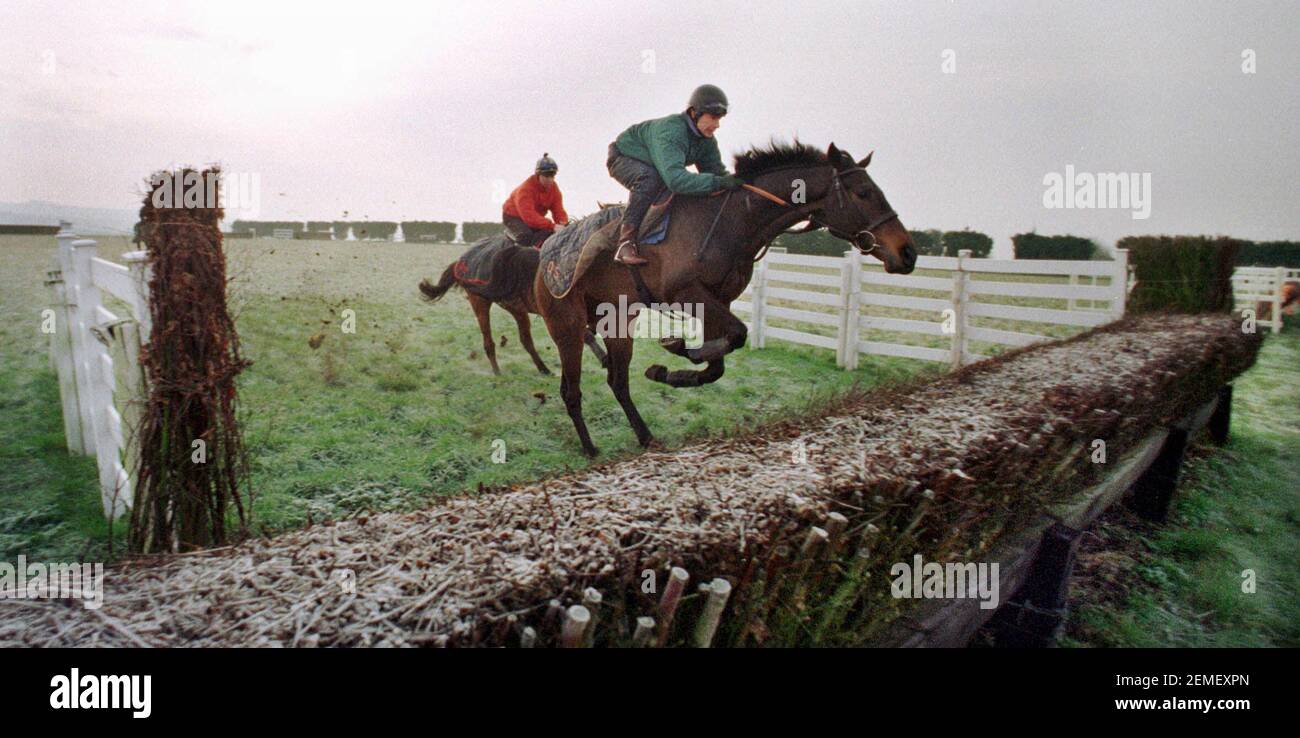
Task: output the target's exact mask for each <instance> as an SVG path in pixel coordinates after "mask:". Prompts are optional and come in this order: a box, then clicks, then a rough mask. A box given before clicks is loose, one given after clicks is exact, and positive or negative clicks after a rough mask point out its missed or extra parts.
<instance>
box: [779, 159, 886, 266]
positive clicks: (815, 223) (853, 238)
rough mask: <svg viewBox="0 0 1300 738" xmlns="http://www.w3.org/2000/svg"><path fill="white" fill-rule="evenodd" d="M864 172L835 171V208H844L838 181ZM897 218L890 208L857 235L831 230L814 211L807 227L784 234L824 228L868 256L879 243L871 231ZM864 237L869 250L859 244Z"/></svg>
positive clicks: (832, 178)
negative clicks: (846, 176)
mask: <svg viewBox="0 0 1300 738" xmlns="http://www.w3.org/2000/svg"><path fill="white" fill-rule="evenodd" d="M832 166H834V165H832ZM866 171H867V170H866V168H865V167H849V168H848V169H844V170H840V169H836V170H835V174H834V175H833V176H832V177H831V190H832V191H833V192H834V193H835V204H836V205H837V206H839V207H841V208H843V207H844V184H843V183H842V182H841V181H840V178H841V177H843V176H844V175H846V174H849V173H851V172H862V173H864V174H865V173H866ZM897 218H898V213H896V212H894V211H893V209H892V208H891V209H889V210H886V211H885V212H883V213H881V214H880V215H878V216H876V217H875V218H874V219H872V220H871V222H869V223H867V225H866V226H865V227H864V228H862V230H860V231H858V232H857V233H853V234H848V233H845V232H844V231H841V230H838V229H836V228H832V227H831V226H830V225H828V224H826V223H824V222H821V221H819V220H818V218H817V215H816V211H814V212H812V213H809V214H808V225H807V226H805V227H803V228H797V229H793V230H788V231H786V233H811V232H812V231H815V230H818V229H819V228H825V229H826V232H827V233H830V234H831V235H832V236H834V237H836V238H838V239H841V240H844V241H848V242H849V243H851V244H853V245H854V246H855V247H856V248H857V249H858V251H861V252H862V253H863V254H866V255H868V256H869V255H871V254H873V253H875V252H876V249H878V248H880V241H879V240H877V239H876V234H875V233H873V232H872V231H874V230H876V229H877V228H879V227H880V226H882V225H884V224H886V223H888V222H889V221H891V220H895V219H897ZM864 235H866V236H870V237H871V248H864V247H863V246H862V244H861V243H859V241H860V239H861V238H862V237H863V236H864Z"/></svg>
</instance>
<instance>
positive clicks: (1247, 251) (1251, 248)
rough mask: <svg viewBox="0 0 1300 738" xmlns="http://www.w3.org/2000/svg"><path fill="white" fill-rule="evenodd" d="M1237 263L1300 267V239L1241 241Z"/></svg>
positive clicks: (1241, 264)
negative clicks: (1258, 241) (1257, 241)
mask: <svg viewBox="0 0 1300 738" xmlns="http://www.w3.org/2000/svg"><path fill="white" fill-rule="evenodd" d="M1237 264H1238V265H1239V266H1261V267H1288V268H1290V269H1300V241H1262V242H1260V243H1256V242H1254V241H1242V242H1241V252H1240V253H1239V254H1238V255H1237Z"/></svg>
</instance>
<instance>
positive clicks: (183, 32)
mask: <svg viewBox="0 0 1300 738" xmlns="http://www.w3.org/2000/svg"><path fill="white" fill-rule="evenodd" d="M282 6H283V7H282ZM1247 50H1250V51H1251V52H1253V54H1251V53H1249V52H1247ZM1244 53H1245V54H1246V55H1247V56H1249V57H1251V59H1252V60H1253V63H1254V69H1255V71H1254V73H1246V72H1245V71H1243V65H1244V64H1247V63H1248V60H1247V59H1244V58H1243V54H1244ZM1298 62H1300V3H1297V2H1233V3H1227V2H1203V3H1202V2H1187V1H1186V0H1181V1H1178V2H1169V3H1147V2H1143V3H1129V2H1124V3H1120V2H1061V3H1056V2H1042V1H1041V0H1040V1H1035V2H972V1H964V0H958V1H957V2H947V1H939V2H931V1H924V0H922V1H917V2H882V3H834V4H832V3H819V2H785V1H783V2H772V1H771V0H747V1H746V2H734V3H733V2H701V1H699V0H696V2H683V3H678V2H649V1H647V0H641V1H640V2H629V3H622V2H618V3H614V2H599V3H596V2H581V3H569V2H545V3H520V2H494V1H492V0H482V1H480V2H464V1H463V0H459V1H457V2H451V3H442V2H420V3H415V2H411V3H395V4H392V5H388V4H386V3H383V2H379V1H378V0H368V1H367V2H355V0H353V1H350V2H343V3H329V2H321V1H316V2H311V3H304V4H303V5H302V9H301V10H293V9H291V8H290V7H289V4H288V3H279V2H268V1H267V0H257V1H256V2H242V1H237V0H221V1H220V2H210V1H208V2H194V3H189V2H160V3H148V2H112V1H109V0H97V1H96V2H93V3H52V2H25V1H22V0H18V1H16V0H0V174H3V176H0V201H8V202H22V201H26V200H48V201H55V202H60V203H65V204H69V205H81V206H90V207H111V208H119V207H120V208H131V207H135V206H136V203H137V202H138V199H137V194H136V193H137V192H138V190H139V188H140V182H141V181H142V180H143V179H144V177H145V176H146V175H147V174H148V173H149V172H151V171H153V170H155V169H158V168H160V167H166V166H169V165H172V164H205V163H209V162H220V163H221V164H222V165H223V166H224V167H225V168H226V169H227V170H228V171H232V172H248V173H255V174H257V175H258V176H259V177H260V183H261V193H260V194H261V202H260V206H261V207H260V212H259V213H258V215H259V216H260V217H261V219H266V220H270V219H297V220H305V219H335V218H339V217H341V215H342V213H343V211H344V210H347V211H349V212H350V216H349V217H350V218H352V219H360V218H361V217H362V216H363V215H368V216H369V217H370V218H372V219H389V220H395V219H400V218H407V219H439V220H489V219H493V220H494V219H497V218H498V217H499V215H500V205H499V198H500V196H501V194H502V190H505V191H508V190H509V189H510V188H512V187H513V186H514V185H515V184H517V183H518V182H519V181H521V180H522V179H523V178H524V177H526V176H527V175H528V174H530V173H531V171H532V166H533V162H534V160H536V159H537V158H538V157H539V156H540V155H541V154H542V152H543V151H547V152H550V154H551V155H552V156H553V157H554V158H555V159H556V160H557V161H558V162H559V165H560V177H559V179H560V183H561V186H562V187H563V189H564V193H565V201H566V203H567V204H568V207H569V210H570V211H571V212H573V213H575V214H581V213H586V212H589V211H591V210H593V209H594V208H595V203H596V200H597V199H601V200H615V199H622V198H623V197H624V196H625V193H624V191H623V190H622V189H621V188H620V187H619V186H618V185H617V184H616V183H615V182H614V181H613V180H611V179H610V178H609V176H608V174H607V173H606V171H605V166H604V161H605V152H606V147H607V145H608V144H609V142H610V141H611V140H612V139H613V138H614V137H615V136H616V135H617V134H618V133H619V131H621V130H622V129H623V128H625V127H626V126H627V125H629V124H631V123H635V122H637V121H640V120H643V119H646V118H649V117H656V116H661V115H666V114H669V113H673V112H676V111H679V110H681V109H682V108H683V107H684V102H685V100H686V97H687V96H688V95H689V93H690V91H691V89H692V88H693V87H695V86H696V85H697V84H700V83H702V82H711V83H714V84H717V85H719V86H721V87H722V88H723V89H724V90H726V91H727V93H728V95H729V97H730V98H731V114H730V115H728V116H727V118H726V119H725V120H724V121H723V125H722V128H721V130H720V131H719V133H718V139H719V143H720V144H721V146H722V150H723V154H724V156H725V158H726V160H727V161H728V162H730V155H731V154H732V153H734V152H737V151H739V150H742V149H743V148H745V147H747V146H748V145H750V144H754V143H760V142H763V141H765V140H767V139H768V138H769V137H771V136H777V137H785V138H788V137H790V136H793V135H795V134H798V136H799V137H800V138H801V139H802V140H804V141H806V142H808V143H812V144H816V145H819V146H825V145H826V144H828V143H830V142H832V141H834V142H835V143H836V144H838V145H839V146H841V147H842V148H845V149H847V150H848V151H849V152H850V153H852V154H854V155H855V156H857V157H861V156H863V155H865V154H866V153H867V151H868V150H871V149H874V150H875V152H876V154H875V158H874V161H873V164H872V167H871V170H872V174H873V176H874V177H875V178H876V181H877V182H878V183H879V184H880V185H881V186H882V187H883V188H884V190H885V192H886V193H887V194H888V196H889V198H890V200H891V201H892V203H893V205H894V207H895V209H896V210H897V211H898V212H899V214H900V215H901V217H902V220H903V222H904V223H905V224H906V225H907V226H908V227H910V228H943V229H960V228H963V227H970V228H973V229H977V230H981V231H984V232H986V233H989V234H990V235H992V236H994V238H995V240H997V241H998V242H999V250H1000V251H1001V250H1002V249H1003V248H1005V244H1006V242H1007V239H1008V238H1009V236H1010V235H1011V234H1013V233H1017V232H1020V231H1025V230H1030V229H1037V230H1038V232H1040V233H1066V232H1068V233H1075V234H1081V235H1087V236H1092V237H1096V238H1098V239H1100V240H1102V241H1103V242H1108V243H1109V242H1113V241H1114V240H1115V239H1117V238H1119V237H1122V236H1124V235H1127V234H1132V233H1170V232H1177V233H1226V234H1231V235H1236V236H1241V237H1246V238H1255V239H1274V238H1276V239H1281V238H1291V239H1295V238H1300V209H1297V207H1296V201H1297V188H1296V186H1295V178H1296V172H1297V171H1298V170H1300V134H1298V133H1297V124H1298V122H1300V109H1298V108H1300V76H1298V75H1300V63H1298ZM945 63H947V64H948V65H949V69H950V70H951V72H946V71H945ZM1067 165H1073V166H1074V168H1075V170H1076V171H1078V172H1088V173H1096V172H1138V173H1150V175H1151V193H1150V198H1151V209H1150V217H1149V218H1147V219H1144V220H1135V219H1133V217H1132V214H1131V210H1129V209H1094V210H1082V209H1051V208H1046V207H1044V204H1043V193H1044V189H1045V186H1044V177H1045V176H1047V175H1048V174H1049V173H1052V172H1058V173H1064V171H1065V167H1066V166H1067Z"/></svg>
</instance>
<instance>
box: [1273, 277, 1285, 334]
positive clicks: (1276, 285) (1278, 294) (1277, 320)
mask: <svg viewBox="0 0 1300 738" xmlns="http://www.w3.org/2000/svg"><path fill="white" fill-rule="evenodd" d="M1285 285H1286V267H1278V268H1277V269H1275V270H1273V319H1272V320H1271V321H1269V325H1271V326H1273V333H1275V334H1276V333H1279V332H1280V331H1281V330H1282V288H1283V287H1284V286H1285Z"/></svg>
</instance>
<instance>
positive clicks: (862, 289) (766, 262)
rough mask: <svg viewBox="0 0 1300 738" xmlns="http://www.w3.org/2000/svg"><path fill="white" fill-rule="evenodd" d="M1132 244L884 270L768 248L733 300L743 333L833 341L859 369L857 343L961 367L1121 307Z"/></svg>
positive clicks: (1108, 317) (760, 338)
mask: <svg viewBox="0 0 1300 738" xmlns="http://www.w3.org/2000/svg"><path fill="white" fill-rule="evenodd" d="M1129 289H1130V286H1129V269H1128V252H1127V251H1125V250H1122V249H1121V250H1119V251H1118V253H1117V254H1116V258H1115V259H1114V260H1113V261H1064V260H1014V259H976V258H972V257H971V256H970V252H968V251H963V252H961V254H960V255H959V256H956V257H935V256H923V257H920V258H919V259H918V260H917V269H916V271H915V272H914V273H912V274H907V275H901V274H888V273H886V272H885V271H884V270H883V269H882V268H881V265H880V264H879V262H877V261H875V260H874V259H870V258H868V257H866V256H863V255H862V254H860V253H858V252H857V251H853V250H850V251H847V252H845V254H844V255H843V256H842V257H828V256H809V255H802V254H790V253H786V252H785V251H784V250H782V249H778V248H773V249H771V250H770V251H769V253H768V255H767V256H766V258H764V259H763V260H762V261H760V262H759V263H758V264H757V265H756V266H755V269H754V276H753V279H752V280H751V281H750V284H749V287H748V288H747V289H746V290H745V292H744V293H743V294H742V295H741V297H740V299H738V300H736V301H735V302H733V303H732V308H733V309H734V310H736V311H737V312H739V313H741V314H742V315H748V317H749V320H748V321H746V325H747V326H748V327H749V330H750V333H749V345H750V346H752V347H753V348H763V347H764V346H765V345H766V344H767V340H768V339H777V340H783V341H790V342H793V343H799V344H804V345H810V346H817V347H821V348H826V349H833V350H834V351H835V356H836V364H837V365H838V366H841V367H844V368H846V369H856V368H857V366H858V357H859V356H860V355H862V354H879V355H884V356H899V357H905V358H910V359H921V360H925V361H934V362H942V363H947V364H949V365H950V366H951V367H952V368H958V367H961V366H964V365H965V364H969V363H972V362H975V361H979V360H980V359H984V358H986V357H987V354H986V353H984V352H986V351H989V350H996V347H998V346H1012V347H1019V346H1028V345H1031V344H1034V343H1038V342H1040V341H1047V340H1053V339H1055V338H1061V337H1063V336H1064V335H1066V334H1068V332H1069V331H1071V330H1077V329H1078V328H1090V327H1093V326H1098V325H1102V324H1103V323H1108V322H1110V321H1112V320H1115V319H1117V318H1119V317H1121V316H1122V315H1123V314H1124V305H1125V302H1126V299H1127V297H1128V291H1129Z"/></svg>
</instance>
